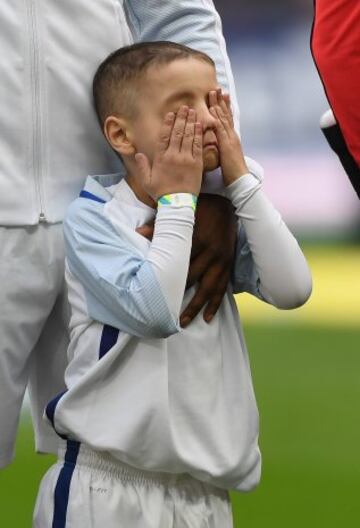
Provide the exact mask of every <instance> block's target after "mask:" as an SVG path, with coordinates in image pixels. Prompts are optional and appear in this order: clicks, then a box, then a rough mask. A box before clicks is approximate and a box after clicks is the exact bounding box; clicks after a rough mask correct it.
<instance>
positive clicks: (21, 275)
mask: <svg viewBox="0 0 360 528" xmlns="http://www.w3.org/2000/svg"><path fill="white" fill-rule="evenodd" d="M0 248H1V266H0V424H1V432H0V467H3V466H6V465H7V464H9V463H10V462H11V460H12V459H13V457H14V444H15V436H16V430H17V425H18V421H19V414H20V409H21V405H22V401H23V397H24V393H25V388H26V386H27V385H28V387H29V393H30V401H31V412H32V419H33V424H34V430H35V441H36V450H37V451H40V452H54V453H56V452H57V449H58V438H57V436H56V434H55V433H54V431H53V430H52V429H51V428H50V427H49V426H48V425H47V424H46V423H45V421H44V420H43V419H42V414H43V410H44V408H45V406H46V404H47V403H48V401H49V400H50V399H51V398H52V397H54V395H56V394H58V393H59V391H61V390H62V389H63V387H64V381H63V373H64V368H65V361H66V348H67V345H68V330H67V328H68V318H69V308H68V302H67V295H66V292H65V281H64V245H63V233H62V224H60V223H59V224H47V223H40V224H38V225H35V226H27V227H0Z"/></svg>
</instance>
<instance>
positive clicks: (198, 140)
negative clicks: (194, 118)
mask: <svg viewBox="0 0 360 528" xmlns="http://www.w3.org/2000/svg"><path fill="white" fill-rule="evenodd" d="M202 155H203V127H202V124H201V123H200V122H197V123H195V133H194V142H193V156H194V158H202Z"/></svg>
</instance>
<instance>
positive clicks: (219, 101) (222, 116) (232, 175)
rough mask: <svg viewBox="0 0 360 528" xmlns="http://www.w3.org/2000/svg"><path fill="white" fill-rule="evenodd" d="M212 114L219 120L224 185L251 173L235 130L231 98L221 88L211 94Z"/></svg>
mask: <svg viewBox="0 0 360 528" xmlns="http://www.w3.org/2000/svg"><path fill="white" fill-rule="evenodd" d="M209 104H210V113H211V114H212V116H213V117H215V118H216V120H217V126H216V131H215V132H216V137H217V140H218V148H219V154H220V163H221V169H222V176H223V180H224V185H225V187H227V186H228V185H230V184H231V183H232V182H234V181H235V180H237V179H238V178H240V176H243V175H244V174H247V173H248V172H249V170H248V168H247V166H246V163H245V159H244V154H243V151H242V147H241V142H240V139H239V136H238V135H237V133H236V132H235V130H234V120H233V116H232V112H231V107H230V97H229V95H228V94H226V95H225V94H224V95H223V94H222V90H221V88H218V89H217V90H216V91H215V90H214V91H211V92H209Z"/></svg>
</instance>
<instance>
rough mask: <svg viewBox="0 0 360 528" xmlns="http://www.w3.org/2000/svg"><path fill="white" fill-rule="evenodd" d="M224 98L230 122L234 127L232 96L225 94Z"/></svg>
mask: <svg viewBox="0 0 360 528" xmlns="http://www.w3.org/2000/svg"><path fill="white" fill-rule="evenodd" d="M223 98H224V101H225V105H226V108H227V111H228V114H229V120H230V123H231V126H234V116H233V113H232V108H231V102H230V95H229V94H224V95H223Z"/></svg>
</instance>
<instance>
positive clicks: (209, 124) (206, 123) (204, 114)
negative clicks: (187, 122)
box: [197, 105, 216, 132]
mask: <svg viewBox="0 0 360 528" xmlns="http://www.w3.org/2000/svg"><path fill="white" fill-rule="evenodd" d="M197 119H198V121H201V122H202V125H203V132H205V131H206V130H207V129H209V128H210V129H215V126H216V119H215V117H214V116H213V115H211V114H210V110H209V108H208V107H207V106H206V105H204V106H203V107H202V108H201V109H198V110H197Z"/></svg>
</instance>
